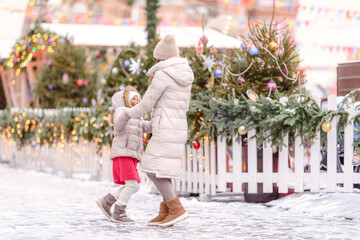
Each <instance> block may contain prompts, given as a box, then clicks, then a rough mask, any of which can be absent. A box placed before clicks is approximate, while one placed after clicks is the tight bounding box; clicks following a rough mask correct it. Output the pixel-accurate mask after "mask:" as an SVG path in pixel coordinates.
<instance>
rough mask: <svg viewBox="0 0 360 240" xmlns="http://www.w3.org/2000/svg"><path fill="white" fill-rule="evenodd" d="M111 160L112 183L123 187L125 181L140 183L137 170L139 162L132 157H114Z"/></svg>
mask: <svg viewBox="0 0 360 240" xmlns="http://www.w3.org/2000/svg"><path fill="white" fill-rule="evenodd" d="M112 160H113V177H114V183H117V184H120V185H124V184H125V181H126V180H136V181H137V182H138V183H140V177H139V173H138V170H137V163H138V162H139V160H137V159H136V158H132V157H115V158H113V159H112Z"/></svg>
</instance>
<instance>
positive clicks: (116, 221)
mask: <svg viewBox="0 0 360 240" xmlns="http://www.w3.org/2000/svg"><path fill="white" fill-rule="evenodd" d="M110 221H112V222H114V223H120V224H124V225H130V224H135V222H121V221H118V220H115V219H113V218H110Z"/></svg>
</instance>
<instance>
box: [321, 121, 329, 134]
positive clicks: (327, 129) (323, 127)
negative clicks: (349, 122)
mask: <svg viewBox="0 0 360 240" xmlns="http://www.w3.org/2000/svg"><path fill="white" fill-rule="evenodd" d="M321 129H322V130H323V131H324V132H326V133H327V132H329V131H330V130H331V123H329V122H324V123H323V124H322V125H321Z"/></svg>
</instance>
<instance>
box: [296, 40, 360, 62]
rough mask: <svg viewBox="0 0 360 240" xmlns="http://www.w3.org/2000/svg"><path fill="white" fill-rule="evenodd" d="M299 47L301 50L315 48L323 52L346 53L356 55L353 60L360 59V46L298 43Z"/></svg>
mask: <svg viewBox="0 0 360 240" xmlns="http://www.w3.org/2000/svg"><path fill="white" fill-rule="evenodd" d="M297 47H298V48H299V49H301V48H304V47H314V48H318V49H321V50H323V51H329V52H345V53H346V54H349V55H354V57H351V58H352V59H359V58H360V46H346V45H345V46H342V45H332V44H321V43H316V42H309V43H298V44H297Z"/></svg>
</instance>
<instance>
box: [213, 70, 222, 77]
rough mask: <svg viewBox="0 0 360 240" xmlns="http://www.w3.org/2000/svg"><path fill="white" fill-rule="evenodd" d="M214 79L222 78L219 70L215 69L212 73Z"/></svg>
mask: <svg viewBox="0 0 360 240" xmlns="http://www.w3.org/2000/svg"><path fill="white" fill-rule="evenodd" d="M214 76H215V77H222V71H221V70H220V69H216V70H215V72H214Z"/></svg>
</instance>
